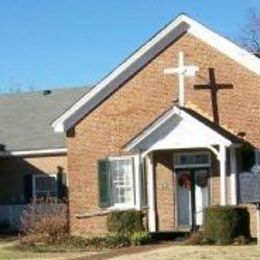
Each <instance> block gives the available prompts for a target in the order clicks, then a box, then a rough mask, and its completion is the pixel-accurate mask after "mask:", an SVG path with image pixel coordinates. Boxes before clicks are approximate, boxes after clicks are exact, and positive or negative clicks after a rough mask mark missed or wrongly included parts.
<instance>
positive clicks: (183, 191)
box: [176, 168, 209, 228]
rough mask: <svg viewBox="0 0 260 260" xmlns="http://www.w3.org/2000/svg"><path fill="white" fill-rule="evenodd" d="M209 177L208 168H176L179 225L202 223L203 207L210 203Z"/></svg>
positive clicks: (191, 225) (190, 225) (193, 225)
mask: <svg viewBox="0 0 260 260" xmlns="http://www.w3.org/2000/svg"><path fill="white" fill-rule="evenodd" d="M208 177H209V171H208V168H205V169H204V168H203V169H196V168H191V169H178V170H176V181H177V185H176V187H177V213H178V214H177V217H178V226H179V227H193V228H194V227H195V226H197V225H202V222H203V209H204V208H205V207H207V206H208V205H209V184H208Z"/></svg>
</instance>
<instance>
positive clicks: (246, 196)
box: [239, 172, 260, 246]
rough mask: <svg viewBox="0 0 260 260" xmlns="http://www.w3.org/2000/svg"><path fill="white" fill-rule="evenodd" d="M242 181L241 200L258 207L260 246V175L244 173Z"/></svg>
mask: <svg viewBox="0 0 260 260" xmlns="http://www.w3.org/2000/svg"><path fill="white" fill-rule="evenodd" d="M239 179H240V200H241V202H242V203H251V204H254V205H255V206H256V226H257V227H256V233H257V234H256V238H257V245H259V246H260V174H259V173H258V172H244V173H241V174H240V176H239Z"/></svg>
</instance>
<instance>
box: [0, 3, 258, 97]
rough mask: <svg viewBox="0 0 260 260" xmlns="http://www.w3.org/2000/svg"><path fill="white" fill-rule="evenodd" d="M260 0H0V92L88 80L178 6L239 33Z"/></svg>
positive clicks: (163, 22) (207, 22)
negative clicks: (250, 11)
mask: <svg viewBox="0 0 260 260" xmlns="http://www.w3.org/2000/svg"><path fill="white" fill-rule="evenodd" d="M252 8H260V0H217V1H215V0H102V1H101V0H37V1H36V0H0V92H14V91H18V90H20V91H30V90H38V89H53V88H60V87H74V86H82V85H93V84H95V83H97V82H98V81H99V80H100V79H101V78H102V77H104V76H105V75H106V74H107V73H109V72H110V71H111V70H113V69H114V68H115V67H116V66H117V65H118V64H119V63H120V62H121V61H122V60H124V59H125V58H126V57H127V56H128V55H130V54H131V53H132V52H133V51H134V50H135V49H137V48H138V47H139V46H140V45H141V44H143V43H144V42H145V41H146V40H147V39H149V38H150V37H151V36H152V35H154V34H155V33H156V32H157V31H159V30H160V29H161V28H162V27H163V26H165V25H166V24H167V23H169V22H170V21H171V20H173V19H174V17H176V16H177V15H178V14H180V13H183V12H184V13H186V14H188V15H190V16H191V17H192V18H195V19H197V20H198V21H199V22H201V23H203V24H204V25H206V26H208V27H209V28H211V29H213V30H214V31H216V32H218V33H220V34H222V35H224V36H226V37H228V38H230V39H233V40H238V39H239V35H240V34H241V28H242V27H243V26H244V25H245V24H246V22H247V18H248V12H249V10H250V9H252Z"/></svg>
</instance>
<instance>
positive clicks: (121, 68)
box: [52, 15, 188, 132]
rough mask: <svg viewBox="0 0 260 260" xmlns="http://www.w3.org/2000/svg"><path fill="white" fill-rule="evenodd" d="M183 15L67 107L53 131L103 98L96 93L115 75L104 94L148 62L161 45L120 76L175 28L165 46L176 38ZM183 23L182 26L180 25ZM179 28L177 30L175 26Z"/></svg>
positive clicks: (62, 128)
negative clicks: (115, 82)
mask: <svg viewBox="0 0 260 260" xmlns="http://www.w3.org/2000/svg"><path fill="white" fill-rule="evenodd" d="M183 18H184V17H183V15H180V16H179V17H178V18H177V19H176V20H174V21H173V22H172V23H170V24H169V25H168V26H166V27H165V28H164V29H163V30H162V31H160V33H158V34H157V35H156V36H154V37H153V38H152V39H151V40H149V41H148V42H147V43H146V44H144V45H143V46H142V47H141V48H140V49H139V50H138V51H137V52H135V53H134V54H133V55H132V56H130V57H129V58H128V59H127V60H126V61H125V62H123V63H122V64H121V65H120V66H119V67H117V68H116V69H115V70H114V71H112V73H110V74H109V75H108V76H107V77H105V78H104V79H103V80H102V81H101V82H100V83H98V84H97V85H96V86H95V87H94V88H93V89H92V90H90V91H89V92H88V93H87V94H86V95H85V96H83V97H82V98H81V99H80V100H79V101H77V102H76V103H75V104H74V105H73V106H72V107H71V108H70V109H68V110H67V111H66V112H65V113H64V114H62V115H61V116H60V117H59V118H57V119H56V120H55V121H54V122H53V123H52V127H53V128H54V130H55V132H64V131H66V130H68V129H69V128H70V127H71V126H72V125H73V124H74V123H76V122H77V121H78V120H79V119H80V118H81V117H83V116H84V115H85V114H86V113H88V111H90V110H91V109H93V108H94V107H95V105H96V104H97V103H98V102H100V101H101V100H103V99H104V98H105V97H102V98H101V100H99V99H98V98H97V95H98V94H99V93H100V92H101V91H102V90H104V88H105V87H107V86H108V85H109V84H110V83H111V82H112V81H114V80H115V79H116V78H117V77H119V79H118V82H117V84H115V86H114V88H113V89H111V90H110V91H107V92H108V93H105V96H107V95H109V94H110V93H112V92H113V91H114V90H115V89H116V88H117V87H119V86H120V85H121V83H122V82H124V81H125V80H126V79H127V78H129V77H130V76H131V75H133V73H135V72H136V71H138V70H139V69H140V68H141V67H142V66H143V65H144V64H146V63H147V62H149V60H151V59H152V58H154V56H155V55H157V54H158V53H159V52H160V51H161V49H162V48H165V46H163V47H162V48H157V49H156V50H155V51H152V52H151V55H150V57H149V59H147V60H146V59H143V61H141V63H140V65H139V66H138V67H136V68H135V69H132V71H130V72H129V75H127V77H122V76H121V74H123V73H124V72H125V71H126V70H127V69H129V67H130V66H131V65H133V64H135V63H136V62H137V61H138V60H140V59H141V60H142V58H143V56H144V54H146V53H147V52H149V51H150V50H151V49H152V48H153V47H155V46H156V45H157V44H158V43H159V42H160V41H161V40H162V39H163V38H165V37H167V36H168V35H169V34H170V33H171V32H172V31H174V30H176V33H175V34H174V35H173V37H170V38H169V39H167V41H166V44H165V45H166V46H167V44H169V43H170V42H172V41H174V39H177V37H179V36H180V35H181V34H182V33H184V32H185V31H187V26H188V25H187V24H186V23H185V21H184V19H183ZM180 25H183V26H180ZM178 27H180V28H179V30H177V28H178ZM94 98H97V100H96V101H97V102H93V103H94V104H90V105H89V107H87V109H84V111H82V112H81V111H80V109H81V108H82V107H83V106H84V105H85V104H86V103H88V102H90V101H91V100H92V99H94ZM74 113H79V115H78V116H75V117H74V118H73V115H74Z"/></svg>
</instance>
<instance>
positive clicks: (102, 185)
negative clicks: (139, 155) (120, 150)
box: [99, 156, 134, 207]
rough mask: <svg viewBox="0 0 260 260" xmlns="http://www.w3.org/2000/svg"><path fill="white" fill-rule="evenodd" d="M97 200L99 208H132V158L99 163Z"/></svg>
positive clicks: (110, 159) (111, 159)
mask: <svg viewBox="0 0 260 260" xmlns="http://www.w3.org/2000/svg"><path fill="white" fill-rule="evenodd" d="M99 199H100V206H101V207H132V206H134V160H133V157H129V156H128V157H117V158H109V159H106V160H101V161H99Z"/></svg>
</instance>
